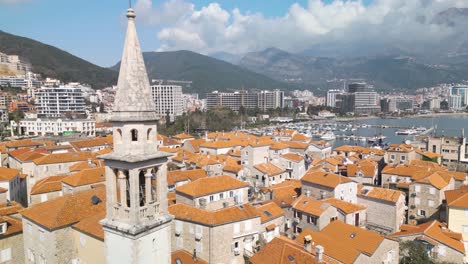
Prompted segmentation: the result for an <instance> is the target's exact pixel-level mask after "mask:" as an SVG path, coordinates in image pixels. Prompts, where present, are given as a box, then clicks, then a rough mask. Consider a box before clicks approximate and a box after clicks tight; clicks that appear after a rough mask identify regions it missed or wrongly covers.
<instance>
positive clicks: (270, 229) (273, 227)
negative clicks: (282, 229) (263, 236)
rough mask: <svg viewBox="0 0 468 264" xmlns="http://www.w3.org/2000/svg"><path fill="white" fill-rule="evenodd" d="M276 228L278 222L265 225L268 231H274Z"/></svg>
mask: <svg viewBox="0 0 468 264" xmlns="http://www.w3.org/2000/svg"><path fill="white" fill-rule="evenodd" d="M275 228H276V224H271V225H267V226H266V227H265V229H266V231H273V230H275Z"/></svg>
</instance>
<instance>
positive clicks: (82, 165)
mask: <svg viewBox="0 0 468 264" xmlns="http://www.w3.org/2000/svg"><path fill="white" fill-rule="evenodd" d="M101 167H104V161H103V160H100V159H93V160H91V161H90V160H87V161H81V162H77V163H75V164H73V165H70V167H68V170H69V171H70V172H75V171H82V170H87V169H94V168H101Z"/></svg>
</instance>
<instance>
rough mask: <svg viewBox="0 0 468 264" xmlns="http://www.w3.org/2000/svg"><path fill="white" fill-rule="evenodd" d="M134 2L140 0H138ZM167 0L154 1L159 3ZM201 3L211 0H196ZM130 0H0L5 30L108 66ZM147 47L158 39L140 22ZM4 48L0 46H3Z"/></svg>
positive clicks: (275, 9) (267, 1) (273, 9)
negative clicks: (6, 1)
mask: <svg viewBox="0 0 468 264" xmlns="http://www.w3.org/2000/svg"><path fill="white" fill-rule="evenodd" d="M133 2H135V0H134V1H133ZM161 2H163V1H160V0H158V1H153V3H154V4H155V5H157V4H160V3H161ZM191 2H192V3H193V4H194V5H195V8H196V9H199V8H201V7H202V6H205V5H207V4H209V3H210V2H212V1H191ZM217 2H218V3H219V4H220V5H221V7H222V8H224V9H226V10H231V9H234V8H236V7H237V8H240V9H241V11H242V12H244V11H251V12H261V13H262V14H264V15H265V16H267V17H271V16H282V15H284V14H285V12H286V11H287V10H288V8H289V7H290V6H291V4H293V3H295V2H298V3H301V4H305V3H306V0H300V1H288V0H258V1H252V0H220V1H217ZM127 7H128V1H126V0H75V1H73V0H28V1H27V0H24V1H19V3H16V4H12V3H10V4H4V3H2V1H0V20H1V23H0V30H2V31H6V32H8V33H12V34H15V35H21V36H25V37H29V38H32V39H35V40H39V41H42V42H44V43H47V44H51V45H53V46H56V47H59V48H61V49H64V50H66V51H68V52H70V53H72V54H74V55H77V56H79V57H82V58H84V59H86V60H89V61H91V62H93V63H96V64H99V65H102V66H109V65H112V64H114V63H115V62H117V60H118V59H119V56H120V52H121V49H122V41H123V37H124V31H125V24H124V22H125V20H124V19H123V17H124V13H125V10H126V8H127ZM138 30H139V35H140V42H141V45H142V47H143V49H144V50H155V49H157V48H158V46H159V43H158V40H157V38H156V37H155V34H156V33H155V30H154V29H153V28H151V27H147V26H145V25H143V24H142V23H139V24H138ZM0 49H1V46H0Z"/></svg>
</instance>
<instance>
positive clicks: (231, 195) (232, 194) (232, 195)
mask: <svg viewBox="0 0 468 264" xmlns="http://www.w3.org/2000/svg"><path fill="white" fill-rule="evenodd" d="M257 177H258V175H257ZM229 197H231V198H232V197H234V192H233V191H229Z"/></svg>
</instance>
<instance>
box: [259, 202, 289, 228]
mask: <svg viewBox="0 0 468 264" xmlns="http://www.w3.org/2000/svg"><path fill="white" fill-rule="evenodd" d="M256 209H257V211H258V212H259V214H260V217H261V222H262V224H263V223H266V222H269V221H271V220H273V219H276V218H278V217H280V216H282V215H284V214H285V212H284V210H283V209H281V208H280V207H279V206H278V205H277V204H275V203H273V202H269V203H267V204H264V205H261V206H259V207H257V208H256Z"/></svg>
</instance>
